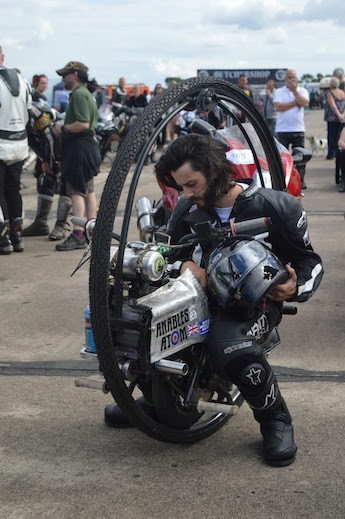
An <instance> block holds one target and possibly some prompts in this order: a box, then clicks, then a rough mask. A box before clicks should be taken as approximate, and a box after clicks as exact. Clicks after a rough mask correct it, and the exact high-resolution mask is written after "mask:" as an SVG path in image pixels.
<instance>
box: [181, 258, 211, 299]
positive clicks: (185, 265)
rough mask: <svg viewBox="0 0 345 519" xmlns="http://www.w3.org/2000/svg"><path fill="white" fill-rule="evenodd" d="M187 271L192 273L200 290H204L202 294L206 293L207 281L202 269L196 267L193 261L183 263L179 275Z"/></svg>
mask: <svg viewBox="0 0 345 519" xmlns="http://www.w3.org/2000/svg"><path fill="white" fill-rule="evenodd" d="M187 269H189V270H191V271H192V273H193V274H194V276H195V277H196V279H197V280H198V281H199V283H200V285H201V288H202V289H203V290H204V292H206V291H207V280H206V271H205V269H203V268H202V267H198V265H196V264H195V263H194V261H184V262H183V263H182V267H181V274H182V273H183V272H184V271H185V270H187Z"/></svg>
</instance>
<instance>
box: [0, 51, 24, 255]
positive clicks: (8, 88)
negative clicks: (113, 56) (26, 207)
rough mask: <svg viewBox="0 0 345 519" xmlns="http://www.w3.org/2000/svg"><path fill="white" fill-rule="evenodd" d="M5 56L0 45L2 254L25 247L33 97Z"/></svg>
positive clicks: (0, 225) (0, 208) (0, 215)
mask: <svg viewBox="0 0 345 519" xmlns="http://www.w3.org/2000/svg"><path fill="white" fill-rule="evenodd" d="M4 58H5V55H4V54H3V52H2V48H1V47H0V254H10V253H11V252H13V250H14V251H15V252H22V251H23V250H24V244H23V240H22V224H23V220H22V213H23V202H22V197H21V194H20V176H21V172H22V167H23V163H24V160H25V159H26V158H27V156H28V154H29V147H28V138H27V133H26V125H27V123H28V121H29V109H30V108H31V102H32V99H31V89H30V86H29V84H28V83H27V82H26V81H25V80H24V78H23V77H22V76H21V75H20V74H19V73H18V72H17V71H16V69H7V68H5V67H4V66H3V63H4ZM8 231H9V234H8Z"/></svg>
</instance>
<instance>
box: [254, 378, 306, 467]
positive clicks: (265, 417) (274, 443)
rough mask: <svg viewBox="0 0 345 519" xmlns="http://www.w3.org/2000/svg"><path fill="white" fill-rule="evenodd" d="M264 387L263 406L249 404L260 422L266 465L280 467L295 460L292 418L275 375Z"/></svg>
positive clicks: (295, 449)
mask: <svg viewBox="0 0 345 519" xmlns="http://www.w3.org/2000/svg"><path fill="white" fill-rule="evenodd" d="M269 382H270V384H269V385H268V386H267V388H266V395H261V398H260V400H261V403H262V402H263V400H262V397H263V396H265V401H264V402H265V405H264V408H261V409H257V408H255V407H254V406H253V405H251V407H252V409H253V411H254V417H255V420H257V421H258V422H259V423H260V431H261V434H262V436H263V450H264V458H265V461H266V463H267V464H268V465H272V466H274V467H281V466H285V465H290V464H291V463H293V462H294V461H295V457H296V452H297V446H296V445H295V441H294V430H293V426H292V418H291V415H290V413H289V410H288V408H287V406H286V403H285V400H284V399H283V397H282V396H281V394H280V391H279V388H278V384H277V381H276V380H275V377H274V376H273V377H270V381H269Z"/></svg>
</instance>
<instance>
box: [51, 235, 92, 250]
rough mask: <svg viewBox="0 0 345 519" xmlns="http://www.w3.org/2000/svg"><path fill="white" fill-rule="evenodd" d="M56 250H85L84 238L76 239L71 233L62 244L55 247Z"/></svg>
mask: <svg viewBox="0 0 345 519" xmlns="http://www.w3.org/2000/svg"><path fill="white" fill-rule="evenodd" d="M55 249H56V250H75V249H86V240H85V238H84V237H83V238H78V236H77V235H76V234H74V233H73V232H72V234H70V235H69V236H68V238H67V239H66V240H65V241H64V242H63V243H58V244H57V245H56V246H55Z"/></svg>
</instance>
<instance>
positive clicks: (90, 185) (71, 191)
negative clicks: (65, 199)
mask: <svg viewBox="0 0 345 519" xmlns="http://www.w3.org/2000/svg"><path fill="white" fill-rule="evenodd" d="M85 186H86V192H85V193H82V192H81V191H78V189H76V188H75V187H73V186H72V184H70V182H68V180H67V182H66V195H67V196H71V195H79V196H82V197H84V198H86V196H87V195H89V194H90V193H93V192H94V191H95V186H94V182H93V178H91V179H90V180H89V181H88V182H86V185H85Z"/></svg>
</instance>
